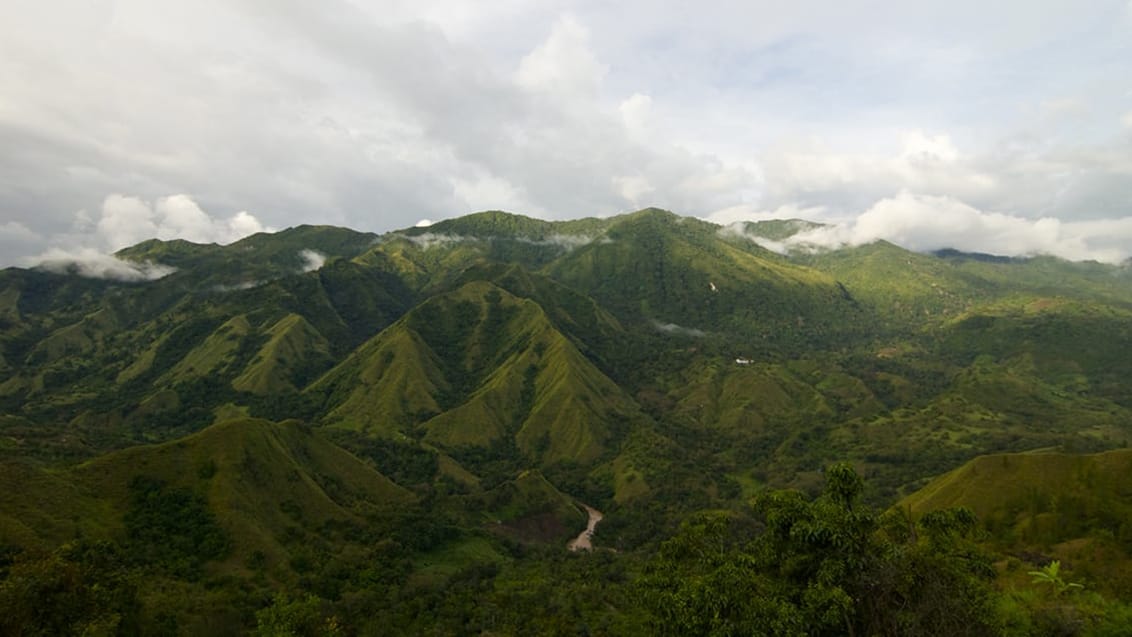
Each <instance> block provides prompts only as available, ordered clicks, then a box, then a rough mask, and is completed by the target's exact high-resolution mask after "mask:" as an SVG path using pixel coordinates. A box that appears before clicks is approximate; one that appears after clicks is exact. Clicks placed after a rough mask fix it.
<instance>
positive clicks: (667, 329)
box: [652, 321, 707, 338]
mask: <svg viewBox="0 0 1132 637" xmlns="http://www.w3.org/2000/svg"><path fill="white" fill-rule="evenodd" d="M652 324H653V327H655V328H656V329H657V330H659V331H661V332H664V333H665V334H675V335H677V336H691V337H694V338H702V337H704V336H707V332H705V331H703V330H697V329H696V328H694V327H684V326H683V325H677V324H675V323H661V322H660V321H653V322H652Z"/></svg>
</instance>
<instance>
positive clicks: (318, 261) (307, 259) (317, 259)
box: [299, 250, 326, 272]
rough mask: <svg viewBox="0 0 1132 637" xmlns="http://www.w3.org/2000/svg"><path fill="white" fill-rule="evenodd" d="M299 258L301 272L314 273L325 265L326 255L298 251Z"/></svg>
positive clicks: (312, 251)
mask: <svg viewBox="0 0 1132 637" xmlns="http://www.w3.org/2000/svg"><path fill="white" fill-rule="evenodd" d="M299 258H300V259H302V260H303V268H302V269H303V272H314V271H315V270H317V269H319V268H321V267H322V264H324V263H326V255H325V254H322V253H321V252H318V251H316V250H300V251H299Z"/></svg>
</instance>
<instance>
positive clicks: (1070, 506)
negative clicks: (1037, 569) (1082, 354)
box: [897, 449, 1132, 595]
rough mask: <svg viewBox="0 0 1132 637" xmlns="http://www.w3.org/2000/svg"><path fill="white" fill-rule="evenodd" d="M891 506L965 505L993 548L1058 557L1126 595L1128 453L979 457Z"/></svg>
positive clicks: (1129, 562)
mask: <svg viewBox="0 0 1132 637" xmlns="http://www.w3.org/2000/svg"><path fill="white" fill-rule="evenodd" d="M897 506H898V507H899V508H902V509H908V510H910V511H911V512H912V513H913V515H922V514H923V513H925V512H928V511H934V510H937V509H942V508H948V507H955V506H963V507H967V508H969V509H971V510H972V511H973V512H975V514H976V515H977V516H979V518H980V519H981V521H982V522H983V525H984V526H985V527H986V528H987V530H988V531H989V534H990V535H989V537H990V541H991V543H992V544H994V545H995V546H997V547H998V548H1000V549H1003V550H1009V551H1011V552H1014V553H1016V554H1022V553H1027V552H1028V553H1030V554H1032V553H1039V554H1045V555H1047V556H1049V557H1051V558H1055V559H1061V560H1063V561H1064V562H1065V564H1066V566H1067V567H1069V568H1071V569H1072V570H1073V573H1074V577H1076V578H1081V577H1084V578H1086V579H1088V580H1089V581H1090V582H1089V583H1090V586H1095V587H1097V588H1100V589H1102V590H1107V591H1115V592H1119V593H1120V594H1123V595H1127V594H1129V593H1132V575H1130V573H1132V570H1130V569H1129V567H1130V566H1132V550H1129V547H1130V546H1132V544H1130V542H1132V451H1129V450H1126V449H1123V450H1115V451H1108V452H1105V453H1098V454H1085V455H1074V454H1063V453H1042V452H1035V453H1029V454H996V455H989V456H980V457H978V458H975V459H974V460H971V461H970V462H968V463H966V464H964V465H963V466H961V467H959V468H958V469H955V470H954V471H951V472H948V473H946V474H944V475H942V476H939V477H938V478H936V479H935V480H933V481H931V482H930V483H928V485H927V486H925V487H924V488H923V489H920V490H919V491H917V492H916V493H913V494H912V495H909V496H908V497H906V498H904V499H903V500H901V501H900V503H899V504H898V505H897Z"/></svg>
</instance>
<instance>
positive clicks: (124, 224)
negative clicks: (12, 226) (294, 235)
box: [24, 194, 310, 281]
mask: <svg viewBox="0 0 1132 637" xmlns="http://www.w3.org/2000/svg"><path fill="white" fill-rule="evenodd" d="M271 230H272V229H271V228H268V227H265V226H264V225H263V224H262V223H260V221H259V219H257V218H256V217H255V216H254V215H252V214H251V213H249V212H247V211H240V212H237V213H235V214H234V215H232V216H231V217H228V218H217V217H213V216H212V215H210V214H208V213H206V212H205V211H204V210H202V209H201V207H200V206H199V205H197V203H196V202H195V201H194V200H193V199H192V198H191V197H189V196H188V195H184V194H179V195H171V196H169V197H161V198H159V199H156V200H155V201H153V202H148V201H145V200H143V199H141V198H138V197H129V196H125V195H120V194H115V195H110V196H109V197H107V198H106V199H105V200H104V201H103V202H102V207H101V208H100V209H99V211H98V216H97V218H93V217H92V216H91V214H90V213H89V212H87V211H86V210H81V211H79V212H78V213H77V214H76V215H75V219H74V223H73V225H72V229H71V232H69V233H66V234H63V235H60V236H59V237H57V238H56V239H55V241H54V243H55V245H52V246H51V247H49V248H48V249H47V250H46V251H45V252H43V253H42V254H40V255H38V256H34V257H29V258H27V259H25V260H24V262H25V264H27V265H29V266H32V267H38V268H41V269H44V270H48V271H51V272H59V273H71V274H77V275H79V276H85V277H90V278H101V279H114V280H119V281H152V280H155V279H160V278H162V277H164V276H167V275H169V274H170V273H172V272H174V271H175V270H176V268H172V267H169V266H165V265H161V264H158V263H137V262H132V261H125V260H122V259H119V258H117V257H115V256H113V254H112V253H113V252H116V251H118V250H121V249H122V248H126V247H129V246H132V245H136V244H138V243H140V242H142V241H146V240H148V239H162V240H171V239H185V240H187V241H192V242H194V243H219V244H227V243H231V242H233V241H236V240H239V239H242V238H244V237H246V236H248V235H250V234H255V233H257V232H265V231H271ZM305 258H306V257H304V259H305ZM307 263H308V264H309V263H310V262H309V261H308V262H307Z"/></svg>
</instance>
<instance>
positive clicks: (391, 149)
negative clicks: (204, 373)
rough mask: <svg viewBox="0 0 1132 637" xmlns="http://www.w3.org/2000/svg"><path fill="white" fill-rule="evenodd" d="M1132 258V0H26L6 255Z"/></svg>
mask: <svg viewBox="0 0 1132 637" xmlns="http://www.w3.org/2000/svg"><path fill="white" fill-rule="evenodd" d="M649 205H655V206H659V207H663V208H667V209H670V210H673V211H675V212H678V213H681V214H688V215H697V216H701V217H704V218H708V219H712V220H715V221H718V222H720V223H726V222H731V221H735V220H738V219H762V218H771V217H804V218H809V219H813V220H817V221H826V222H832V223H836V224H839V225H837V226H836V228H834V229H832V230H830V231H829V232H827V233H825V234H824V235H822V237H819V238H818V239H821V240H824V241H828V242H831V243H838V242H840V243H850V244H852V243H862V242H867V241H871V240H874V239H876V238H887V239H890V240H893V241H895V242H897V243H901V244H902V245H905V246H907V247H910V248H913V249H925V250H926V249H934V248H939V247H947V246H951V247H958V248H961V249H968V250H979V251H985V252H993V253H999V254H1030V253H1039V252H1044V253H1052V254H1057V255H1060V256H1064V257H1066V258H1073V259H1085V258H1094V259H1100V260H1105V261H1111V262H1115V261H1120V260H1122V259H1125V258H1128V257H1129V256H1132V2H1130V1H1129V0H1113V1H1109V0H1090V1H1089V2H1081V1H1080V0H1074V1H1072V2H1070V1H1066V2H1043V1H1042V0H1026V1H1018V2H1013V1H1011V2H1005V1H1004V2H986V1H985V0H980V1H978V2H968V1H965V0H947V1H946V2H907V1H902V0H896V1H853V2H844V3H833V2H826V1H822V2H814V1H809V0H795V1H793V2H789V3H783V2H771V1H769V0H768V1H762V0H759V1H754V2H742V3H740V2H722V1H714V0H701V1H700V2H687V1H682V2H674V3H671V4H665V3H661V2H655V1H645V0H627V1H621V2H616V3H610V2H605V1H600V2H599V1H596V0H595V1H589V0H585V1H573V2H566V1H562V2H557V1H550V0H548V1H546V2H535V1H521V0H495V1H493V2H490V3H484V2H472V1H470V0H468V1H454V0H440V1H435V2H432V1H428V0H406V1H402V0H388V1H380V2H379V1H372V2H370V1H363V0H353V1H351V0H321V1H320V2H312V1H310V0H192V1H169V0H121V1H116V0H0V255H2V256H0V265H11V264H21V265H26V264H29V263H32V262H34V261H35V260H36V259H39V258H42V257H44V256H45V255H46V256H48V257H51V258H59V257H60V255H65V254H69V253H78V252H79V251H83V253H84V254H95V253H100V252H101V253H105V252H108V251H112V250H115V249H117V248H121V247H123V246H125V245H129V244H131V243H134V242H137V241H140V240H143V239H146V238H148V237H152V236H158V237H161V238H173V237H183V238H187V239H190V240H193V241H205V242H207V241H218V242H228V241H231V240H234V239H236V238H239V237H240V236H244V235H246V234H248V233H250V232H255V231H258V230H261V229H281V228H284V227H287V226H290V225H295V224H299V223H328V224H336V225H346V226H349V227H353V228H356V229H359V230H369V231H378V232H381V231H387V230H391V229H395V228H400V227H404V226H409V225H413V224H415V223H417V222H418V221H419V220H421V219H431V220H437V219H442V218H445V217H451V216H456V215H460V214H465V213H468V212H472V211H476V210H483V209H505V210H510V211H514V212H521V213H525V214H530V215H534V216H539V217H544V218H551V219H561V218H571V217H578V216H587V215H597V216H605V215H610V214H615V213H618V212H623V211H628V210H634V209H637V208H641V207H644V206H649Z"/></svg>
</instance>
